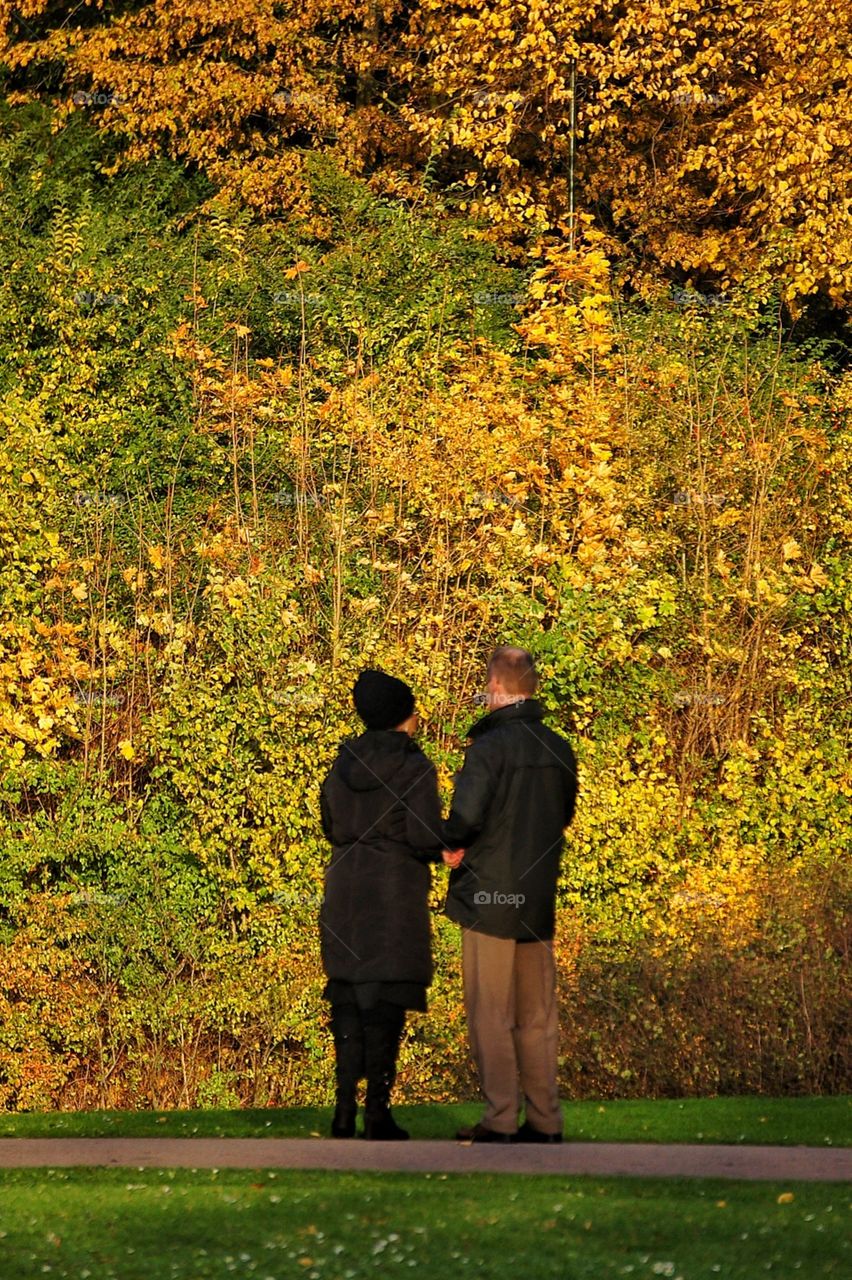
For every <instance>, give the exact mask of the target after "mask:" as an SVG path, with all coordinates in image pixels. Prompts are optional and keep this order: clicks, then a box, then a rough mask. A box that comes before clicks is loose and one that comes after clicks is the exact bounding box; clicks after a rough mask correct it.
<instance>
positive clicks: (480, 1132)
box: [456, 1124, 517, 1142]
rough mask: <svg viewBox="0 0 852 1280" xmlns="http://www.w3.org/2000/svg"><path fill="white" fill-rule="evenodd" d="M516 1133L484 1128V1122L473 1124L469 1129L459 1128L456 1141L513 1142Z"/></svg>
mask: <svg viewBox="0 0 852 1280" xmlns="http://www.w3.org/2000/svg"><path fill="white" fill-rule="evenodd" d="M516 1139H517V1134H514V1133H498V1132H497V1130H496V1129H486V1127H485V1125H484V1124H475V1125H473V1126H472V1127H471V1128H470V1129H459V1130H458V1132H457V1133H456V1141H457V1142H515V1141H516Z"/></svg>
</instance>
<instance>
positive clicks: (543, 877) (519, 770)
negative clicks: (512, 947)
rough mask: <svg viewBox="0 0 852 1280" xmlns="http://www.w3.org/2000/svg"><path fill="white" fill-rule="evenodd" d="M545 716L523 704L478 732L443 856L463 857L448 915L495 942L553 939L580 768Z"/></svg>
mask: <svg viewBox="0 0 852 1280" xmlns="http://www.w3.org/2000/svg"><path fill="white" fill-rule="evenodd" d="M543 715H544V708H543V707H542V705H541V703H540V702H538V701H536V699H534V698H526V699H524V700H523V701H522V702H515V703H512V704H511V705H509V706H505V707H499V708H498V709H497V710H496V711H492V712H490V713H489V714H488V715H486V716H483V717H482V719H481V720H478V721H477V722H476V724H475V725H474V726H473V728H472V729H471V730H470V734H469V737H470V738H472V739H473V741H472V742H471V745H470V746H469V747H468V749H467V754H466V756H465V761H464V765H463V767H462V768H461V770H460V771H459V773H458V774H457V775H456V782H455V792H454V795H453V804H452V809H451V811H450V816H449V818H448V819H447V822H446V824H445V828H444V835H445V838H446V841H447V843H446V846H445V847H446V848H448V849H457V848H465V849H466V850H467V852H466V853H465V856H464V860H463V862H462V863H461V866H460V867H458V868H457V870H455V871H453V872H452V874H451V876H450V883H449V889H448V893H447V902H446V907H445V910H446V914H447V915H448V916H449V917H450V919H451V920H455V921H456V922H457V923H458V924H461V925H463V926H465V927H466V928H469V929H475V930H478V931H479V932H481V933H487V934H491V935H492V936H493V937H497V938H518V939H526V940H528V941H532V940H534V939H536V938H538V939H540V940H541V941H547V940H548V939H550V938H552V937H553V931H554V925H555V915H556V883H557V880H558V877H559V862H560V856H561V853H562V845H563V832H564V829H565V827H567V826H568V824H569V822H570V821H571V819H572V817H573V816H574V808H575V804H576V799H577V761H576V757H575V755H574V752H573V750H572V748H571V745H570V743H569V742H568V741H567V740H566V739H565V738H563V737H561V736H560V735H559V734H558V733H554V731H553V730H552V729H549V728H548V727H547V726H546V725H545V724H542V716H543Z"/></svg>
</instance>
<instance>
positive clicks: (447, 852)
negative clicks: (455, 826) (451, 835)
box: [441, 849, 464, 871]
mask: <svg viewBox="0 0 852 1280" xmlns="http://www.w3.org/2000/svg"><path fill="white" fill-rule="evenodd" d="M441 857H442V858H443V859H444V862H445V863H446V864H447V866H448V867H451V868H452V869H453V871H455V869H456V867H457V866H458V865H459V864H460V863H461V860H462V858H463V857H464V849H443V850H442V851H441Z"/></svg>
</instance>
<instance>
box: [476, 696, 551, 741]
mask: <svg viewBox="0 0 852 1280" xmlns="http://www.w3.org/2000/svg"><path fill="white" fill-rule="evenodd" d="M543 716H544V707H543V706H542V705H541V703H540V702H539V701H538V699H537V698H521V699H520V701H518V702H512V703H509V705H508V706H505V707H497V708H495V710H494V711H489V712H488V714H487V715H484V716H482V717H481V719H479V720H477V721H476V723H475V724H473V725H471V727H470V729H469V730H468V734H467V736H468V737H469V738H478V737H479V735H480V734H481V733H485V732H486V731H487V730H488V729H493V728H496V727H497V726H498V725H501V724H510V723H511V722H512V721H513V720H541V719H542V717H543Z"/></svg>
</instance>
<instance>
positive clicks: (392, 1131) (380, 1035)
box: [363, 1000, 408, 1142]
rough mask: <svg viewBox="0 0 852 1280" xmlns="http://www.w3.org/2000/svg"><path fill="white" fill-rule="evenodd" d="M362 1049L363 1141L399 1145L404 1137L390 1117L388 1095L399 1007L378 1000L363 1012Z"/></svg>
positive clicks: (401, 1022)
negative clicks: (364, 1081) (364, 1082)
mask: <svg viewBox="0 0 852 1280" xmlns="http://www.w3.org/2000/svg"><path fill="white" fill-rule="evenodd" d="M363 1016H364V1047H365V1065H366V1070H367V1099H366V1106H365V1108H364V1137H365V1138H369V1139H372V1140H374V1141H375V1140H378V1141H382V1142H399V1141H402V1140H404V1139H405V1138H407V1137H408V1132H407V1130H405V1129H401V1128H400V1127H399V1125H398V1124H397V1123H396V1121H395V1120H394V1118H393V1116H392V1115H391V1113H390V1095H391V1089H392V1088H393V1084H394V1081H395V1080H396V1058H397V1054H398V1053H399V1042H400V1040H401V1038H402V1028H403V1026H404V1024H405V1010H404V1009H403V1008H402V1007H401V1006H400V1005H395V1004H390V1003H388V1002H387V1001H385V1000H380V1001H378V1003H377V1004H376V1006H375V1007H374V1008H373V1009H367V1010H365V1011H364V1015H363Z"/></svg>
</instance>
